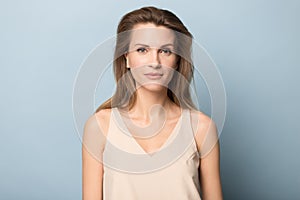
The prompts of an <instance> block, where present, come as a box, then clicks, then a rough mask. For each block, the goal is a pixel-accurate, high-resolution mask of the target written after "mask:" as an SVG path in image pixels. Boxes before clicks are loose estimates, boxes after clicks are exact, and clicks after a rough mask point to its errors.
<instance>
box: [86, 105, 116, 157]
mask: <svg viewBox="0 0 300 200" xmlns="http://www.w3.org/2000/svg"><path fill="white" fill-rule="evenodd" d="M109 114H110V109H105V110H100V111H99V112H97V113H94V114H93V115H92V116H90V117H89V118H88V119H87V121H86V123H85V126H84V132H83V138H82V145H83V147H85V149H86V150H88V151H89V152H90V153H92V154H93V155H94V156H96V157H97V158H100V154H99V153H100V152H102V151H103V150H104V147H105V143H106V136H107V130H108V124H109V118H110V115H109Z"/></svg>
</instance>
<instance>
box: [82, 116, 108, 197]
mask: <svg viewBox="0 0 300 200" xmlns="http://www.w3.org/2000/svg"><path fill="white" fill-rule="evenodd" d="M100 130H101V129H100V128H99V125H98V120H97V117H96V116H95V115H93V116H92V117H90V118H89V119H88V120H87V122H86V124H85V127H84V135H83V142H82V199H83V200H102V179H103V164H102V152H103V148H104V144H105V137H104V135H103V134H102V132H101V131H100Z"/></svg>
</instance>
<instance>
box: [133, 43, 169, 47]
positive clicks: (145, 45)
mask: <svg viewBox="0 0 300 200" xmlns="http://www.w3.org/2000/svg"><path fill="white" fill-rule="evenodd" d="M134 46H144V47H150V46H149V45H147V44H140V43H138V44H135V45H134ZM166 46H174V45H173V44H171V43H168V44H164V45H162V46H161V47H166Z"/></svg>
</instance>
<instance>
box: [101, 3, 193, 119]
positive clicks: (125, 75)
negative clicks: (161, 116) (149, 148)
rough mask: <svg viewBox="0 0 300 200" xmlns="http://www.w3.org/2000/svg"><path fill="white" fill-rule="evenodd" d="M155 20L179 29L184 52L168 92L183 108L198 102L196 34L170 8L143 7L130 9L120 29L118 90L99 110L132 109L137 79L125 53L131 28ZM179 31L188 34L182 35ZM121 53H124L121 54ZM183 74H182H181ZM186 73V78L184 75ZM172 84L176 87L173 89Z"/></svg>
mask: <svg viewBox="0 0 300 200" xmlns="http://www.w3.org/2000/svg"><path fill="white" fill-rule="evenodd" d="M144 23H153V24H155V25H156V26H164V27H166V28H169V29H171V30H174V32H175V38H177V40H176V39H175V40H176V42H177V44H176V46H177V47H178V48H177V52H178V54H179V55H180V56H179V59H178V62H177V64H178V67H177V69H176V71H177V72H178V73H174V76H173V78H172V80H171V81H170V83H169V88H168V91H167V95H168V97H169V99H170V100H171V101H172V102H174V103H175V104H176V105H178V106H180V107H183V108H194V109H195V105H194V103H193V101H192V99H191V95H190V87H189V86H190V83H191V80H192V78H193V73H194V67H193V65H192V63H191V46H192V38H193V36H192V34H191V33H190V32H189V31H188V30H187V28H186V27H185V26H184V24H183V23H182V22H181V21H180V19H179V18H178V17H177V16H176V15H175V14H173V13H172V12H170V11H168V10H163V9H158V8H156V7H152V6H150V7H143V8H140V9H137V10H134V11H132V12H129V13H127V14H126V15H124V16H123V17H122V19H121V20H120V22H119V25H118V29H117V38H116V48H115V52H114V61H113V70H114V76H115V81H116V83H117V86H116V91H115V94H114V95H113V96H112V97H111V98H109V99H108V100H106V101H105V102H104V103H103V104H101V105H100V106H99V107H98V108H97V109H96V111H95V113H96V112H98V111H100V110H101V109H107V108H112V107H125V106H126V107H128V108H129V109H131V108H132V107H133V105H134V103H135V101H136V94H135V92H134V91H135V80H134V79H133V77H132V75H131V72H130V70H129V69H128V68H127V67H126V58H125V55H124V53H125V52H127V51H128V48H129V43H130V34H122V33H126V32H129V31H130V30H132V29H133V27H134V26H135V25H136V24H144ZM176 32H177V33H179V34H181V35H185V36H187V37H181V38H180V39H178V38H179V34H176ZM120 55H121V56H120ZM178 74H180V75H181V76H178ZM180 77H183V78H180ZM170 88H172V89H170Z"/></svg>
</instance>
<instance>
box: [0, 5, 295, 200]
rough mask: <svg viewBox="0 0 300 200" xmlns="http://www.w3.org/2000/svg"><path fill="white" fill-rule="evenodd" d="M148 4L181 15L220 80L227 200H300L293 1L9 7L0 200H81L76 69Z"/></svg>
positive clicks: (0, 66) (1, 82) (1, 62)
mask: <svg viewBox="0 0 300 200" xmlns="http://www.w3.org/2000/svg"><path fill="white" fill-rule="evenodd" d="M117 4H118V5H117ZM144 5H155V6H158V7H162V8H167V9H169V10H171V11H173V12H174V13H176V14H177V15H178V16H179V17H180V18H181V19H182V21H183V22H184V23H185V24H186V26H187V27H188V28H189V30H190V31H191V32H192V33H193V35H194V38H195V40H196V41H197V42H199V43H200V44H202V45H203V46H204V47H205V48H206V50H207V51H208V52H209V54H210V55H211V57H212V58H213V60H214V61H215V62H216V64H217V66H218V68H219V70H220V73H221V74H222V77H223V80H224V84H225V87H226V92H227V98H228V99H227V100H228V101H227V105H228V107H227V118H226V122H225V126H224V129H223V132H222V134H221V139H220V141H221V173H222V184H223V192H224V197H225V199H243V200H247V199H299V198H300V173H299V169H300V159H299V155H298V154H299V152H300V136H299V133H300V129H299V126H298V125H299V122H298V120H299V119H300V116H299V115H300V112H299V111H300V109H299V108H300V106H299V102H300V93H299V88H298V86H299V82H300V81H299V79H297V78H298V76H299V73H300V70H299V63H300V56H299V52H300V48H299V45H300V44H299V42H300V41H299V35H300V28H299V19H300V14H299V12H298V13H297V11H299V9H300V3H299V1H296V0H295V1H292V0H287V1H283V0H277V1H276V0H275V1H274V0H264V1H262V0H251V1H250V0H248V1H243V0H229V1H221V0H219V1H217V0H211V1H190V0H188V1H183V0H181V1H174V0H173V1H142V0H139V1H135V0H131V1H116V0H114V1H106V2H101V1H99V0H98V1H74V0H72V1H67V0H63V1H58V0H53V1H33V0H28V1H21V0H20V1H15V0H12V1H1V3H0V24H1V26H0V28H1V31H0V44H1V46H0V56H1V59H0V91H1V104H0V110H1V112H0V119H1V126H0V134H1V145H0V157H1V162H0V177H1V178H0V194H1V197H0V199H81V143H80V139H79V137H78V136H77V132H76V129H75V125H74V123H73V115H72V89H73V88H72V87H73V83H74V80H75V77H76V73H77V71H78V69H79V67H80V65H81V63H82V62H83V60H84V59H85V58H86V56H87V55H88V53H89V52H90V51H91V50H92V49H93V48H94V47H95V46H96V45H97V44H99V43H101V42H103V41H104V40H106V39H107V38H108V37H110V36H112V35H114V34H115V30H116V26H117V23H118V21H119V20H120V17H121V16H122V15H123V14H125V13H126V12H128V11H131V10H133V9H135V8H139V7H142V6H144ZM110 89H111V88H110ZM110 92H111V91H110V90H109V91H105V94H110ZM101 101H102V100H101ZM101 101H100V100H99V104H100V103H101Z"/></svg>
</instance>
